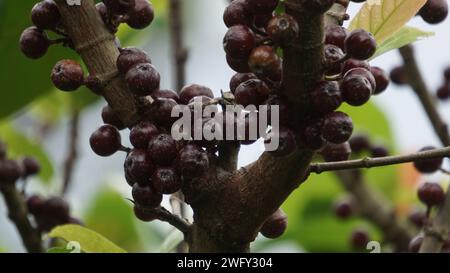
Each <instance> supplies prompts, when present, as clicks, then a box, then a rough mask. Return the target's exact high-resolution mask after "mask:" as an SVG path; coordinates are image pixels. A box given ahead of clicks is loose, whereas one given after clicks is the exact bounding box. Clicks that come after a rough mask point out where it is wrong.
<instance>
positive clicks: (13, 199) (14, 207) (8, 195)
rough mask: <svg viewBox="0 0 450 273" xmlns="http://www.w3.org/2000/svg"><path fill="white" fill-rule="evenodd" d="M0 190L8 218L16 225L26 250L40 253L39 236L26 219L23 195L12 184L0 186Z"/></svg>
mask: <svg viewBox="0 0 450 273" xmlns="http://www.w3.org/2000/svg"><path fill="white" fill-rule="evenodd" d="M0 192H1V193H2V194H3V197H4V199H5V203H6V206H7V208H8V216H9V219H11V221H12V222H13V223H14V224H15V225H16V228H17V230H18V232H19V234H20V237H21V238H22V242H23V244H24V246H25V248H26V250H27V251H28V252H30V253H41V252H42V245H41V237H40V234H39V232H38V231H37V230H36V229H34V228H33V226H32V225H31V223H30V220H29V219H28V213H27V207H26V205H25V202H24V198H23V196H22V195H21V194H20V193H19V192H18V191H17V189H16V187H15V186H14V185H6V186H0Z"/></svg>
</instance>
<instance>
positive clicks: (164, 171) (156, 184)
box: [152, 167, 182, 194]
mask: <svg viewBox="0 0 450 273" xmlns="http://www.w3.org/2000/svg"><path fill="white" fill-rule="evenodd" d="M152 185H153V188H154V189H155V190H156V191H157V192H159V193H162V194H172V193H175V192H177V191H179V190H180V189H181V186H182V183H181V178H180V176H179V175H178V174H177V172H176V171H175V169H173V168H170V167H160V168H158V169H156V171H155V172H154V173H153V176H152Z"/></svg>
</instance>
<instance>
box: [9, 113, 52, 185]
mask: <svg viewBox="0 0 450 273" xmlns="http://www.w3.org/2000/svg"><path fill="white" fill-rule="evenodd" d="M0 138H1V139H3V140H4V141H5V143H6V144H7V145H8V153H9V154H10V155H11V156H12V157H20V156H32V157H35V158H36V159H37V160H38V161H39V163H40V164H41V172H40V173H39V177H40V178H41V180H42V181H44V182H50V179H51V178H52V177H53V165H52V162H51V161H50V159H49V157H48V155H47V153H46V152H45V151H44V149H43V148H42V146H41V144H39V143H37V142H35V141H33V140H32V139H30V138H28V137H27V136H25V135H24V134H22V133H21V132H19V131H18V130H16V129H15V128H14V127H13V126H12V124H11V122H10V121H8V120H6V121H3V122H0Z"/></svg>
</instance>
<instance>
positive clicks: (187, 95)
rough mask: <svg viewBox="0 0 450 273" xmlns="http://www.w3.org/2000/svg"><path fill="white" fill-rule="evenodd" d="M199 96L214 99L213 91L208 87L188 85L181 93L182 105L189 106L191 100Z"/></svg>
mask: <svg viewBox="0 0 450 273" xmlns="http://www.w3.org/2000/svg"><path fill="white" fill-rule="evenodd" d="M198 96H205V97H209V98H214V94H213V92H212V90H211V89H210V88H208V87H206V86H202V85H198V84H191V85H186V86H185V87H183V89H181V91H180V103H181V104H184V105H187V104H188V103H189V101H190V100H191V99H193V98H194V97H198Z"/></svg>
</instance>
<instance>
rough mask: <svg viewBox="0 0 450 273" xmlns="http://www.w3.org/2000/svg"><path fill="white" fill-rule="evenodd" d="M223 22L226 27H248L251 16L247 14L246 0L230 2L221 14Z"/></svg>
mask: <svg viewBox="0 0 450 273" xmlns="http://www.w3.org/2000/svg"><path fill="white" fill-rule="evenodd" d="M223 21H224V23H225V25H226V26H227V27H232V26H235V25H247V26H249V25H250V24H251V21H252V15H251V14H250V12H249V9H248V5H247V0H235V1H233V2H231V3H230V5H228V7H227V8H226V9H225V12H224V13H223Z"/></svg>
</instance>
